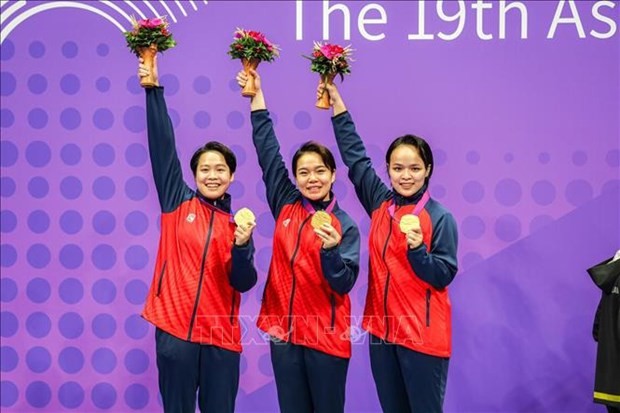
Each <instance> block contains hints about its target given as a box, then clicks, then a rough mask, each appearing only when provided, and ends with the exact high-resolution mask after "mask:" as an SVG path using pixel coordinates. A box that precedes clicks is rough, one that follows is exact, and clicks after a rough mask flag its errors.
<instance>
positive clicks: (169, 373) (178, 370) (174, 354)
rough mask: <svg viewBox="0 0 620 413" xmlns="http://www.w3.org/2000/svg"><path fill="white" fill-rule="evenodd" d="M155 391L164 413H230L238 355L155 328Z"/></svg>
mask: <svg viewBox="0 0 620 413" xmlns="http://www.w3.org/2000/svg"><path fill="white" fill-rule="evenodd" d="M155 348H156V353H157V369H158V370H159V391H160V393H161V396H162V400H163V404H164V412H165V413H188V412H191V413H193V412H195V411H196V392H198V406H199V407H200V411H201V412H202V413H211V412H213V413H228V412H230V413H233V412H234V411H235V398H236V397H237V390H238V389H239V362H240V359H241V354H239V353H236V352H234V351H229V350H226V349H223V348H220V347H216V346H210V345H201V344H198V343H191V342H189V341H184V340H180V339H178V338H176V337H174V336H172V335H170V334H168V333H166V332H165V331H163V330H160V329H159V328H158V329H156V331H155Z"/></svg>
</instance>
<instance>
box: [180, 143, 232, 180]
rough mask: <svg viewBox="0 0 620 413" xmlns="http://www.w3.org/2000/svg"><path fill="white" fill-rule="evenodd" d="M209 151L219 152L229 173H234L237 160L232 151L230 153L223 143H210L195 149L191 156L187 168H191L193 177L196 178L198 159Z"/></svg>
mask: <svg viewBox="0 0 620 413" xmlns="http://www.w3.org/2000/svg"><path fill="white" fill-rule="evenodd" d="M209 151H213V152H219V153H220V154H222V156H223V157H224V160H225V161H226V165H228V168H229V169H230V173H231V174H234V173H235V170H236V169H237V158H236V157H235V154H234V153H233V151H231V150H230V148H229V147H228V146H226V145H224V144H223V143H219V142H216V141H211V142H207V143H205V144H204V145H203V146H201V147H200V148H198V149H196V152H194V154H193V155H192V159H191V160H190V161H189V166H190V167H191V168H192V173H193V174H194V176H196V172H198V161H199V160H200V157H201V156H202V154H203V153H205V152H209Z"/></svg>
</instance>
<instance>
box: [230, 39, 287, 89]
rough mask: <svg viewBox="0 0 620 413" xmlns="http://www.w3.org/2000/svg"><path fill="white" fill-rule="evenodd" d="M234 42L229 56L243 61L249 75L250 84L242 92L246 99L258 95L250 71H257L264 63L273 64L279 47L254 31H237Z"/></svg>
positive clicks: (244, 68)
mask: <svg viewBox="0 0 620 413" xmlns="http://www.w3.org/2000/svg"><path fill="white" fill-rule="evenodd" d="M234 39H235V40H234V41H233V42H232V43H231V44H230V49H229V50H228V54H229V55H230V57H232V58H233V59H241V64H242V65H243V70H244V72H245V73H246V74H248V82H247V83H246V85H245V87H244V88H243V90H242V91H241V94H242V95H243V96H246V97H254V96H255V95H256V87H255V86H254V78H253V77H252V76H250V69H255V70H256V68H257V67H258V64H259V63H260V62H262V61H266V62H272V61H273V60H274V59H275V58H276V57H278V56H279V54H280V51H279V49H278V46H276V45H274V44H273V43H271V42H270V41H269V40H267V38H266V37H265V35H264V34H262V33H261V32H256V31H253V30H244V29H237V30H236V31H235V36H234Z"/></svg>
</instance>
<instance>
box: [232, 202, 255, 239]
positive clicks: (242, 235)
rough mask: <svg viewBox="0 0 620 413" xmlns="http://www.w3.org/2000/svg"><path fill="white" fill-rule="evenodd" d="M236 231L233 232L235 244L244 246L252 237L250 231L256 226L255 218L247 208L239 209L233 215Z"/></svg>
mask: <svg viewBox="0 0 620 413" xmlns="http://www.w3.org/2000/svg"><path fill="white" fill-rule="evenodd" d="M233 219H234V220H235V224H237V229H236V230H235V244H236V245H238V246H240V245H245V244H247V243H248V241H249V240H250V237H251V236H252V231H253V230H254V227H255V226H256V217H255V216H254V213H253V212H252V211H250V209H248V208H241V209H240V210H239V211H237V213H236V214H235V216H234V218H233Z"/></svg>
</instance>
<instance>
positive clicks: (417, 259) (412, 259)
mask: <svg viewBox="0 0 620 413" xmlns="http://www.w3.org/2000/svg"><path fill="white" fill-rule="evenodd" d="M457 243H458V234H457V229H456V221H455V220H454V218H453V217H452V215H451V214H449V213H446V214H443V215H441V216H440V217H439V219H438V220H437V222H436V223H435V225H434V227H433V239H432V241H431V248H430V251H427V250H426V246H425V245H424V244H422V245H420V246H419V247H417V248H414V249H409V250H408V251H407V258H408V259H409V264H410V265H411V268H413V271H415V273H416V274H417V276H418V277H420V278H421V279H422V280H423V281H425V282H427V283H428V284H430V285H432V286H433V287H434V288H436V289H438V290H441V289H443V288H445V287H447V286H448V285H449V284H450V283H451V282H452V280H453V279H454V276H455V275H456V272H457V271H458V266H457V259H456V248H457Z"/></svg>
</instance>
